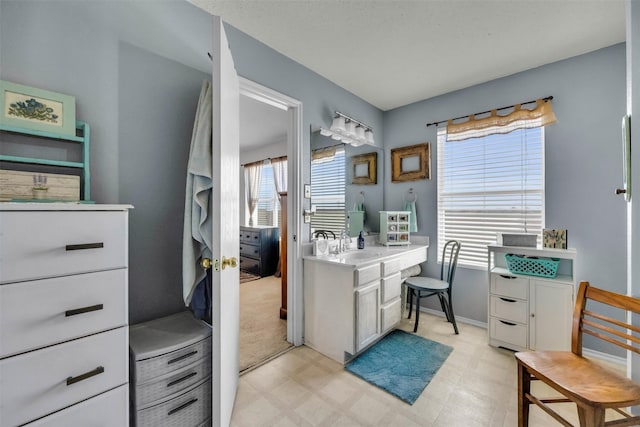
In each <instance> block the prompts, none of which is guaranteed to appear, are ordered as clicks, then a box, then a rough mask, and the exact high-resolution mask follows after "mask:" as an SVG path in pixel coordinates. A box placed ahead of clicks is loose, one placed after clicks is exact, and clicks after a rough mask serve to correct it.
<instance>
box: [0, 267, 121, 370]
mask: <svg viewBox="0 0 640 427" xmlns="http://www.w3.org/2000/svg"><path fill="white" fill-rule="evenodd" d="M127 298H128V295H127V270H126V269H120V270H110V271H102V272H99V273H87V274H79V275H74V276H64V277H56V278H53V279H43V280H33V281H29V282H19V283H12V284H8V285H0V358H3V357H6V356H11V355H14V354H18V353H22V352H25V351H29V350H34V349H36V348H39V347H44V346H48V345H51V344H56V343H59V342H62V341H68V340H70V339H73V338H79V337H82V336H84V335H88V334H93V333H96V332H100V331H105V330H107V329H113V328H117V327H119V326H125V325H126V324H127V320H128V315H129V313H128V309H127V303H126V301H127Z"/></svg>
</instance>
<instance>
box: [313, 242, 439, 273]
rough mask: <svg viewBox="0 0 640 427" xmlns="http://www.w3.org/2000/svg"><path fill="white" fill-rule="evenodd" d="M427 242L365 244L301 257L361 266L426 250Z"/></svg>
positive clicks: (348, 265) (316, 260)
mask: <svg viewBox="0 0 640 427" xmlns="http://www.w3.org/2000/svg"><path fill="white" fill-rule="evenodd" d="M428 247H429V244H428V243H426V244H422V243H420V244H416V243H413V244H411V245H404V246H384V245H372V246H367V247H365V248H364V249H349V250H348V251H346V252H343V253H340V254H331V255H323V256H315V255H307V256H304V257H303V259H304V260H305V261H315V262H322V263H329V264H342V265H344V266H347V267H353V268H355V267H362V266H364V265H367V264H372V263H376V262H380V261H384V260H385V259H386V258H390V257H394V256H397V255H400V254H403V253H407V252H411V251H415V250H426V249H427V248H428Z"/></svg>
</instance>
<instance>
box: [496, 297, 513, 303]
mask: <svg viewBox="0 0 640 427" xmlns="http://www.w3.org/2000/svg"><path fill="white" fill-rule="evenodd" d="M500 299H501V300H502V301H506V302H516V300H514V299H509V298H502V297H500Z"/></svg>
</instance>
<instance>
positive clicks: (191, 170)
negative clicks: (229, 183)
mask: <svg viewBox="0 0 640 427" xmlns="http://www.w3.org/2000/svg"><path fill="white" fill-rule="evenodd" d="M211 97H212V95H211V83H210V82H208V81H204V82H202V88H201V90H200V99H199V100H198V108H197V110H196V117H195V120H194V123H193V133H192V135H191V149H190V151H189V163H188V166H187V186H186V194H185V201H184V229H183V234H182V237H183V239H182V296H183V298H184V303H185V305H186V306H189V303H190V302H191V297H192V295H193V292H194V290H195V288H196V286H197V285H198V284H199V283H200V282H201V281H202V280H203V279H204V278H205V276H206V271H205V270H204V269H203V268H202V267H201V266H200V263H199V260H200V258H203V257H207V258H211V233H212V229H211V228H212V224H211V218H210V217H209V203H210V200H211V189H212V181H211V178H212V170H211V168H212V155H211V149H212V147H211V114H212V112H211V108H212V107H211Z"/></svg>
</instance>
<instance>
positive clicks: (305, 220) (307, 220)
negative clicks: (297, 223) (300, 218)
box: [304, 215, 311, 224]
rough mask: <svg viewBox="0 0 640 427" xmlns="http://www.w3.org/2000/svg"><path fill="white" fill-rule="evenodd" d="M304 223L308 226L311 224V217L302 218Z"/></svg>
mask: <svg viewBox="0 0 640 427" xmlns="http://www.w3.org/2000/svg"><path fill="white" fill-rule="evenodd" d="M304 223H305V224H310V223H311V215H305V216H304Z"/></svg>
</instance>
